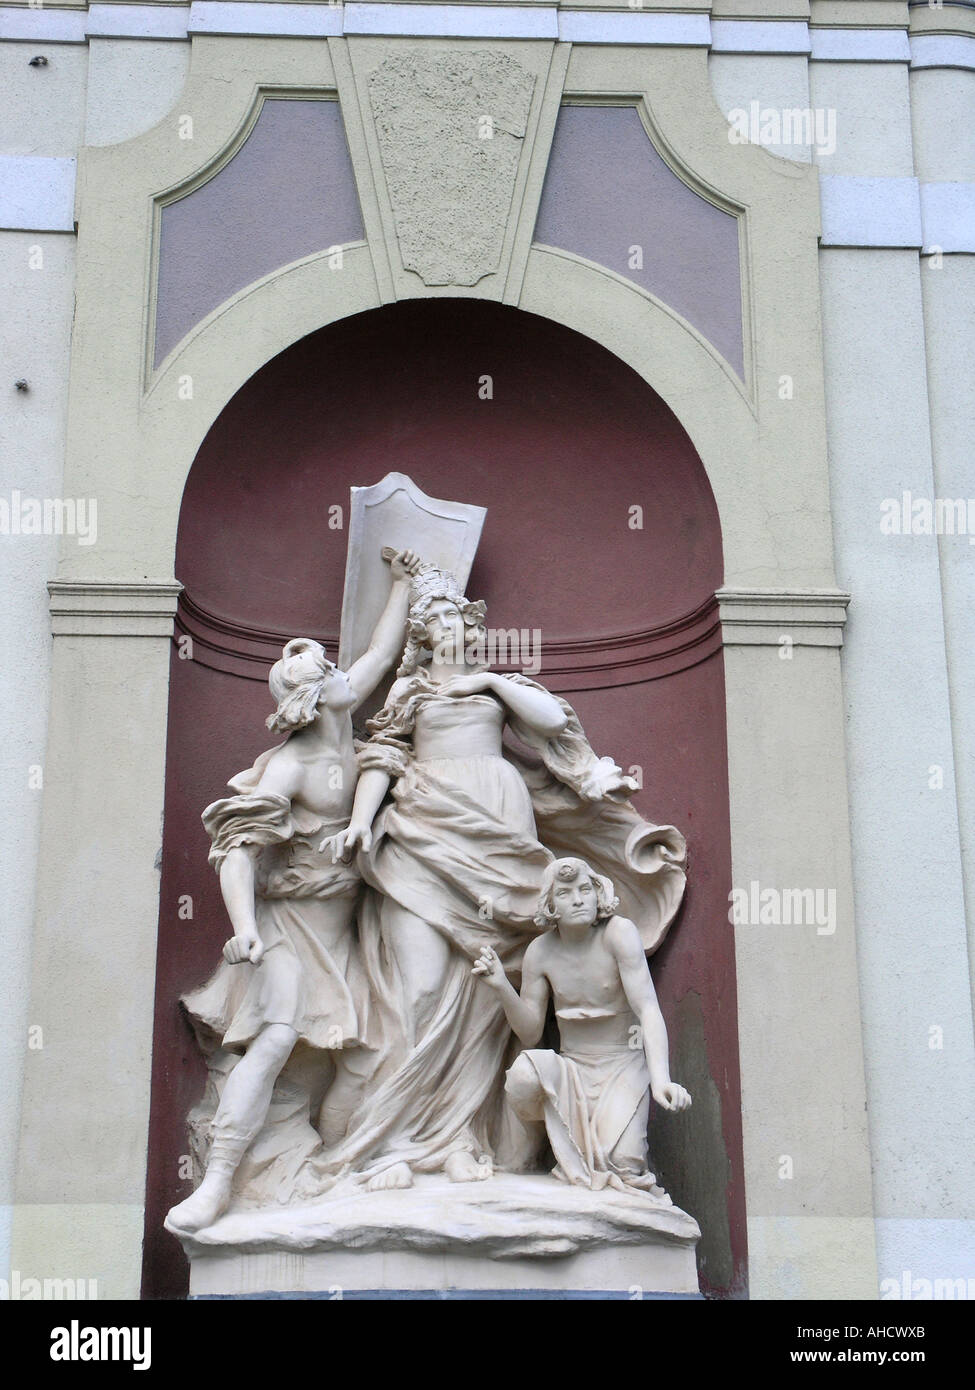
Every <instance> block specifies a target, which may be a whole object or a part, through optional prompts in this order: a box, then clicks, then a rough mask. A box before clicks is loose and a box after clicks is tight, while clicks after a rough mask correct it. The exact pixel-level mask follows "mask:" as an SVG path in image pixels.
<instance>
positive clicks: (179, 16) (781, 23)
mask: <svg viewBox="0 0 975 1390" xmlns="http://www.w3.org/2000/svg"><path fill="white" fill-rule="evenodd" d="M194 34H201V35H202V34H207V35H225V36H228V37H230V36H244V35H253V36H263V37H268V38H273V37H279V38H326V37H337V36H340V35H343V34H375V35H388V36H395V35H402V36H404V37H409V36H413V37H417V38H421V37H430V38H434V37H439V38H485V39H487V38H518V39H522V38H524V39H558V40H560V41H561V42H563V43H578V44H627V45H648V46H665V47H667V46H671V47H688V48H709V47H710V49H711V51H712V52H714V53H740V54H774V55H779V56H783V55H799V56H802V55H807V54H808V55H809V56H810V57H811V58H812V59H814V60H815V61H817V62H827V63H843V62H848V63H906V62H910V64H911V66H912V68H929V67H953V68H965V69H969V70H975V38H973V37H971V36H968V35H954V34H920V35H915V36H914V37H912V38H911V39H910V40H908V36H907V34H906V33H905V32H904V31H903V30H897V29H871V28H853V27H850V28H810V26H809V25H808V24H807V23H806V22H805V21H804V20H793V19H779V20H767V19H714V20H711V19H709V17H708V15H706V14H701V13H688V12H686V11H679V12H678V11H673V12H671V11H662V10H655V11H652V12H639V13H634V12H633V11H630V12H627V11H621V10H608V9H592V10H586V9H570V10H563V9H560V8H559V6H558V4H556V3H553V2H552V0H549V2H548V3H539V4H533V5H532V4H525V5H518V4H510V5H509V4H501V5H491V4H428V3H418V4H411V3H404V2H403V0H396V2H395V3H390V0H351V2H350V3H347V4H345V5H339V4H327V3H280V0H279V3H275V4H268V3H266V0H193V2H192V3H191V4H189V5H139V4H132V5H126V4H104V3H102V4H93V5H91V6H90V7H89V9H88V10H87V11H85V10H66V9H56V8H55V9H48V8H41V7H39V8H37V9H34V8H16V9H15V8H6V7H3V8H0V40H7V41H14V42H16V41H21V42H31V43H40V42H45V43H86V42H87V41H88V39H89V38H117V39H157V40H158V39H174V40H179V39H183V40H185V39H187V38H189V37H192V35H194Z"/></svg>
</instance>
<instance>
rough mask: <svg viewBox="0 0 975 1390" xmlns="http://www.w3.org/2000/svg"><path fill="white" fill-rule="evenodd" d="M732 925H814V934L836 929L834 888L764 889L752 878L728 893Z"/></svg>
mask: <svg viewBox="0 0 975 1390" xmlns="http://www.w3.org/2000/svg"><path fill="white" fill-rule="evenodd" d="M728 902H729V903H730V904H731V906H730V907H729V909H728V921H729V922H730V923H731V925H732V926H733V927H815V928H816V935H817V936H832V935H833V933H834V932H835V931H836V889H835V888H763V887H762V885H761V884H760V883H759V881H758V879H752V881H751V883H750V884H749V885H748V887H747V888H732V890H731V892H730V893H729V894H728Z"/></svg>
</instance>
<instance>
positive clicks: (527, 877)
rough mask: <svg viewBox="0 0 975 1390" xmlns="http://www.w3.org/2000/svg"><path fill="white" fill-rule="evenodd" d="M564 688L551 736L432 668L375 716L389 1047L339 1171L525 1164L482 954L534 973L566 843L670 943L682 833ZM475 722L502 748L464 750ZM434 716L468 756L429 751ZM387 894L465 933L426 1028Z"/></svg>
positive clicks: (368, 899) (451, 933) (370, 950)
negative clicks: (543, 902) (606, 748)
mask: <svg viewBox="0 0 975 1390" xmlns="http://www.w3.org/2000/svg"><path fill="white" fill-rule="evenodd" d="M507 679H509V680H512V681H516V682H520V683H523V684H527V685H534V682H532V681H529V680H528V679H527V678H526V677H523V676H509V677H507ZM536 688H540V687H536ZM560 704H561V705H562V707H563V709H564V710H565V711H566V714H567V716H568V719H569V722H568V724H567V727H566V729H565V730H564V732H563V733H562V734H561V735H560V736H559V737H558V738H557V739H551V740H546V739H543V738H541V737H540V736H539V735H537V734H536V733H534V731H533V730H531V729H530V728H529V727H528V726H526V725H525V724H524V723H523V722H522V721H520V720H518V719H514V718H512V717H511V716H510V714H509V712H508V711H507V710H506V709H504V708H503V707H502V705H501V703H500V701H499V700H498V699H496V698H495V697H494V696H492V695H485V694H480V695H470V696H458V697H454V696H449V695H445V694H443V693H442V692H441V691H439V690H438V689H437V688H436V686H435V685H434V684H433V683H432V682H431V681H430V679H429V677H428V676H427V675H426V673H425V672H424V671H422V670H421V671H419V672H418V673H417V674H416V675H415V676H414V677H413V678H412V680H411V682H410V684H409V685H408V686H407V687H405V688H404V689H403V690H402V692H401V693H400V694H399V696H398V698H397V699H396V700H395V701H394V702H392V703H387V705H386V707H385V708H384V709H383V710H382V711H381V712H380V713H379V714H378V715H377V716H376V718H375V719H374V720H372V721H371V722H370V724H369V729H370V731H371V734H372V737H371V739H370V741H369V742H368V743H367V744H366V745H365V746H364V747H363V748H362V749H361V751H360V755H359V761H360V766H361V768H362V769H363V770H367V769H370V768H378V769H381V770H382V771H384V772H386V773H388V774H389V775H390V777H391V778H392V779H393V786H392V795H391V798H390V799H389V801H388V802H387V803H386V804H385V805H384V806H383V808H382V809H381V810H380V812H379V814H378V815H377V817H376V820H375V823H374V826H373V844H372V847H371V849H370V850H369V851H368V852H367V853H362V854H360V855H359V860H358V863H359V868H360V870H361V872H362V876H363V879H364V880H365V882H366V884H368V885H369V890H370V891H368V892H367V893H366V895H365V899H364V901H363V903H362V905H361V907H360V914H359V939H360V948H361V959H362V964H363V967H364V969H365V971H366V974H367V977H368V980H369V989H370V995H371V998H372V1007H373V1009H374V1010H376V1011H377V1013H378V1014H379V1015H380V1016H381V1019H382V1028H381V1035H382V1038H383V1046H382V1049H381V1051H380V1053H379V1057H378V1062H377V1066H376V1070H375V1072H374V1075H373V1077H372V1081H371V1084H370V1086H369V1088H368V1090H367V1093H366V1096H365V1099H364V1100H363V1102H362V1104H361V1105H360V1107H359V1109H358V1111H357V1112H356V1113H355V1114H354V1115H353V1116H352V1120H351V1122H350V1126H349V1131H348V1134H347V1137H346V1139H345V1140H344V1141H343V1142H342V1143H341V1144H339V1145H338V1146H337V1148H335V1149H333V1150H332V1151H331V1152H330V1153H329V1154H327V1155H326V1160H327V1167H328V1170H329V1171H330V1172H331V1173H333V1174H338V1173H346V1172H352V1173H356V1174H358V1175H362V1176H371V1175H373V1174H376V1173H378V1172H380V1171H382V1170H383V1169H385V1168H388V1167H390V1166H392V1165H393V1164H395V1163H398V1162H401V1161H405V1162H407V1163H408V1164H409V1165H410V1166H411V1168H413V1169H414V1170H415V1171H418V1172H425V1171H436V1170H438V1169H440V1168H442V1167H443V1164H444V1161H445V1159H446V1158H447V1157H448V1156H449V1155H450V1154H451V1153H454V1152H457V1151H463V1150H466V1151H467V1152H471V1153H473V1154H475V1156H477V1157H481V1156H483V1155H493V1156H494V1157H495V1159H496V1160H497V1161H498V1163H499V1166H502V1167H505V1166H512V1167H518V1166H522V1165H523V1162H524V1150H523V1148H522V1149H519V1137H521V1139H522V1141H523V1139H524V1136H523V1135H522V1136H519V1135H518V1133H517V1132H515V1131H514V1130H513V1129H512V1128H511V1124H512V1117H511V1112H510V1110H509V1109H507V1108H506V1107H504V1106H503V1104H502V1089H503V1084H504V1073H505V1070H506V1067H507V1066H508V1065H509V1064H510V1062H511V1061H512V1060H513V1058H514V1055H515V1054H516V1052H517V1046H516V1044H515V1041H514V1039H513V1037H512V1034H511V1031H510V1028H509V1027H508V1024H507V1020H506V1018H505V1016H504V1013H503V1010H502V1008H501V1005H500V1003H499V1002H498V1000H497V998H496V996H495V995H494V993H493V992H492V991H491V990H489V989H487V988H486V987H485V986H484V984H483V982H482V981H481V980H480V979H479V978H478V977H477V976H474V975H472V973H471V966H472V964H473V962H474V961H475V960H476V959H477V956H478V954H479V952H480V950H481V948H482V947H483V946H490V947H493V949H494V950H496V951H497V953H498V955H499V956H500V957H501V960H502V962H503V963H504V965H505V968H506V970H508V971H509V972H511V973H513V974H517V973H518V972H519V971H520V969H521V961H522V956H523V954H524V948H525V946H526V945H527V943H528V942H529V941H530V940H531V938H532V937H533V936H535V935H537V934H538V932H539V931H540V930H543V928H539V927H537V926H536V925H535V923H534V921H533V917H534V912H535V910H536V906H537V901H538V895H539V892H540V888H541V882H542V874H543V871H544V868H545V866H546V864H547V863H548V862H550V860H551V859H552V857H553V854H565V853H569V854H576V855H580V856H582V857H585V858H587V859H589V862H590V863H591V864H592V866H593V868H594V869H596V870H597V871H598V872H601V873H607V874H609V876H610V877H612V878H613V879H614V881H616V882H617V885H618V888H620V890H621V898H623V897H624V895H625V897H626V899H627V902H626V907H627V909H629V915H631V916H632V917H633V919H634V920H635V921H637V923H638V925H640V926H641V928H642V929H643V931H644V940H645V944H647V943H648V942H650V943H652V944H653V945H656V944H657V943H658V942H659V941H660V940H661V939H662V937H663V935H664V933H665V931H666V929H667V927H668V925H669V923H670V921H672V919H673V917H674V915H675V914H676V911H677V908H678V906H679V904H680V900H681V895H682V893H683V886H684V873H683V867H682V865H683V859H684V853H685V847H684V842H683V837H682V836H680V834H679V833H678V832H677V831H676V830H674V829H673V828H672V827H669V826H663V827H661V826H650V825H648V824H647V823H646V822H645V821H643V820H642V819H641V818H640V817H639V816H638V815H637V813H636V812H635V811H634V810H633V808H632V807H631V806H630V805H629V803H628V802H627V801H626V799H625V793H626V791H627V790H628V789H629V787H630V786H631V785H632V784H629V783H628V782H627V781H626V779H624V778H623V776H622V774H621V772H620V769H619V768H618V767H616V766H615V764H613V763H612V762H611V760H609V759H605V758H604V759H598V758H596V756H595V754H594V753H593V751H592V749H591V748H590V747H589V744H588V742H587V741H586V739H585V735H584V734H583V733H582V729H581V726H580V725H579V721H578V719H577V718H576V716H575V714H574V712H573V711H572V709H571V707H570V706H568V705H567V704H566V703H565V702H564V701H560ZM505 721H507V722H508V724H509V725H510V727H511V728H512V731H513V732H514V733H515V734H516V735H517V737H518V738H519V739H521V741H522V742H523V743H524V744H526V745H527V746H528V748H529V749H531V750H532V751H533V752H534V753H536V754H537V755H538V758H539V760H540V761H539V762H538V764H537V765H535V766H532V765H531V764H530V763H529V762H527V761H525V760H524V759H523V758H520V757H518V756H517V755H515V754H513V753H512V752H511V750H509V749H507V748H504V749H503V748H502V745H501V740H500V734H501V730H502V727H503V725H504V723H505ZM475 725H480V726H485V725H486V726H489V727H492V728H493V729H494V730H495V731H496V733H497V746H498V755H497V756H481V755H478V756H465V754H464V746H465V733H467V732H470V731H472V730H473V729H474V727H475ZM424 727H429V728H431V729H435V730H436V731H437V733H438V735H440V736H441V737H439V738H438V746H441V747H442V746H443V744H444V737H443V736H444V735H447V736H448V737H449V735H450V733H451V732H452V731H456V744H457V750H458V752H457V756H456V757H446V758H445V757H437V758H429V759H418V758H417V757H416V756H415V754H414V748H413V734H414V731H415V730H416V729H418V728H419V729H421V730H422V729H423V728H424ZM481 732H482V733H483V732H484V730H483V728H482V730H481ZM476 746H478V747H484V746H486V741H485V739H484V738H478V739H477V741H476ZM540 836H541V838H540ZM384 899H386V900H390V901H392V902H395V903H398V904H400V905H401V906H402V907H403V908H405V909H407V910H408V911H409V912H411V913H414V914H415V915H417V916H419V917H421V918H422V919H423V920H424V921H425V922H427V923H428V924H429V925H430V926H431V927H432V928H433V929H434V930H436V931H437V932H439V933H440V934H441V935H442V936H443V937H444V938H445V939H446V940H447V941H448V942H449V943H450V947H451V950H450V955H449V964H448V967H447V970H446V972H445V976H444V979H443V981H442V987H441V993H440V996H439V999H438V1001H437V1003H436V1007H435V1009H434V1011H433V1014H432V1016H431V1018H430V1019H429V1020H427V1022H426V1023H425V1025H424V1027H423V1029H422V1034H421V1035H420V1036H417V1037H415V1038H411V1036H410V1035H411V1033H412V1029H411V1027H410V1020H407V1019H406V1018H405V1005H404V1002H403V996H402V990H401V987H400V982H399V980H398V977H397V972H396V966H395V958H394V952H393V950H391V949H390V942H389V941H388V939H386V937H385V936H384V930H385V929H386V928H389V927H390V921H391V914H390V913H389V912H388V911H387V912H386V913H385V914H384V913H383V909H382V903H383V900H384ZM634 909H635V910H634ZM384 917H385V921H384ZM392 929H394V928H392Z"/></svg>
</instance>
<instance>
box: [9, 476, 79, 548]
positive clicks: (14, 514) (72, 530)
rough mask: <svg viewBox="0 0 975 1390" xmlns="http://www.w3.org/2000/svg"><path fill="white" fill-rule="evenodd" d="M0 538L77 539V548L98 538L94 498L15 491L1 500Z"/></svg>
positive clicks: (15, 489) (16, 489)
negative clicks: (68, 537) (27, 493)
mask: <svg viewBox="0 0 975 1390" xmlns="http://www.w3.org/2000/svg"><path fill="white" fill-rule="evenodd" d="M0 536H76V537H77V540H78V544H79V545H94V544H95V541H96V540H97V538H98V502H97V499H96V498H94V497H25V496H24V494H23V493H22V492H21V491H20V490H19V488H14V489H13V491H12V492H11V494H10V496H9V498H7V497H0Z"/></svg>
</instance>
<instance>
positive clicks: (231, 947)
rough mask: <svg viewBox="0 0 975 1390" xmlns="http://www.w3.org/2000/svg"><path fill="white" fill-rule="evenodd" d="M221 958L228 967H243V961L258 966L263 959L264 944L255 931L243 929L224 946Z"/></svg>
mask: <svg viewBox="0 0 975 1390" xmlns="http://www.w3.org/2000/svg"><path fill="white" fill-rule="evenodd" d="M223 958H224V960H225V961H226V962H227V964H228V965H243V963H244V961H250V963H251V965H260V963H261V961H262V960H263V958H264V942H263V941H262V940H261V938H260V937H259V936H258V934H257V932H256V931H253V930H251V929H250V928H245V929H244V930H243V931H239V932H238V933H237V935H236V936H232V937H231V938H230V940H229V941H228V942H227V943H226V944H225V946H224V948H223Z"/></svg>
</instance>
